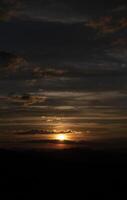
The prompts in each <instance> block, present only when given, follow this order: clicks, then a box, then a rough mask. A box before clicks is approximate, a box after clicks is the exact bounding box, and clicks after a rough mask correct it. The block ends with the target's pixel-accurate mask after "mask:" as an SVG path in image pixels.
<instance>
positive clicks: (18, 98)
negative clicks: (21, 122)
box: [6, 94, 46, 107]
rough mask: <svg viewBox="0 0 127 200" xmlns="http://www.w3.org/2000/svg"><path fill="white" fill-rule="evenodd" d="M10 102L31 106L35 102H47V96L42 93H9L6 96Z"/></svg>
mask: <svg viewBox="0 0 127 200" xmlns="http://www.w3.org/2000/svg"><path fill="white" fill-rule="evenodd" d="M6 98H7V100H8V102H10V103H15V104H18V105H21V106H23V107H29V106H31V105H34V104H40V103H43V102H45V100H46V97H44V96H40V95H31V94H22V95H15V94H14V95H13V94H12V95H9V96H8V97H6Z"/></svg>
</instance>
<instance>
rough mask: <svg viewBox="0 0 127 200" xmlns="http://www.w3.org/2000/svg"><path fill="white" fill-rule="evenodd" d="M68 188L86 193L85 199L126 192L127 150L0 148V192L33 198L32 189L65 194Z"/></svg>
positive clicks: (42, 192) (74, 191)
mask: <svg viewBox="0 0 127 200" xmlns="http://www.w3.org/2000/svg"><path fill="white" fill-rule="evenodd" d="M67 191H69V192H70V191H71V192H72V194H73V195H76V193H77V194H78V196H79V194H81V193H83V195H84V197H85V199H86V198H87V197H88V196H89V195H91V194H94V193H96V194H97V193H98V194H100V195H102V197H103V198H102V199H104V197H105V196H106V195H107V197H111V194H112V195H113V196H114V198H115V195H116V196H118V195H120V197H121V195H125V193H126V192H127V152H125V151H122V152H120V151H106V152H105V151H92V150H88V149H87V150H86V149H71V150H54V151H40V152H39V151H38V152H37V151H32V150H31V151H25V150H24V151H20V150H18V151H16V150H15V151H14V150H13V151H10V150H0V192H2V193H4V195H6V194H9V195H12V194H13V195H16V194H17V195H20V196H21V195H23V194H25V193H27V194H28V195H29V198H30V197H32V195H33V193H34V194H38V193H39V192H41V194H42V195H43V196H45V194H46V196H48V195H51V194H52V195H53V193H54V195H55V196H57V194H58V193H59V192H60V194H61V196H63V195H64V194H66V192H67ZM87 195H88V196H87ZM108 195H109V196H108ZM58 197H59V196H58ZM114 198H113V199H114ZM44 199H47V198H44ZM60 199H61V198H60ZM78 199H80V198H78ZM108 199H110V198H108ZM120 199H121V198H120Z"/></svg>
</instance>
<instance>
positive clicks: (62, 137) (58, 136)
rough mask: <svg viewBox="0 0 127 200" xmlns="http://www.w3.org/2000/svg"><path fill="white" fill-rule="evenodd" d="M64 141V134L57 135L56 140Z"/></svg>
mask: <svg viewBox="0 0 127 200" xmlns="http://www.w3.org/2000/svg"><path fill="white" fill-rule="evenodd" d="M65 139H66V136H65V134H58V135H57V140H60V141H64V140H65Z"/></svg>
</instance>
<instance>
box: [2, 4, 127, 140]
mask: <svg viewBox="0 0 127 200" xmlns="http://www.w3.org/2000/svg"><path fill="white" fill-rule="evenodd" d="M126 75H127V2H126V1H125V0H37V1H35V0H27V1H26V0H22V1H21V0H1V2H0V110H1V114H0V120H1V122H0V127H1V130H2V131H3V130H4V131H5V130H6V131H8V130H10V129H12V130H13V131H14V130H24V129H26V128H27V129H31V127H32V126H31V124H32V125H33V126H35V127H34V128H37V129H38V128H39V129H40V128H41V129H48V130H49V129H53V128H54V127H62V125H60V124H64V126H65V127H67V128H65V127H64V129H72V130H75V131H76V130H78V131H79V130H80V131H82V133H84V132H85V131H86V133H91V135H92V134H93V135H96V134H97V133H98V132H99V134H100V133H104V134H107V135H109V133H111V134H110V135H115V136H117V137H118V136H119V137H121V136H120V134H119V133H121V132H122V133H123V136H124V137H125V133H126V106H127V105H126V102H127V94H126V89H127V80H126ZM25 117H26V118H25ZM23 118H25V119H26V121H25V123H24V121H23ZM40 118H41V119H40ZM50 118H52V119H50ZM16 120H18V121H16ZM40 120H41V121H40ZM75 121H76V122H77V125H75ZM37 122H38V123H37ZM116 124H117V125H116ZM32 128H33V127H32ZM61 129H63V127H62V128H61ZM98 130H99V131H98ZM117 132H118V133H117ZM104 134H102V135H104Z"/></svg>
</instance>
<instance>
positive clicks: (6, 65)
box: [0, 51, 27, 73]
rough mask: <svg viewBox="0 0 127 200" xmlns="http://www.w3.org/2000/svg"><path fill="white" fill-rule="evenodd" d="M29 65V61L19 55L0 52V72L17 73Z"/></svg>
mask: <svg viewBox="0 0 127 200" xmlns="http://www.w3.org/2000/svg"><path fill="white" fill-rule="evenodd" d="M26 65H27V61H26V60H25V59H24V58H23V57H21V56H18V55H15V54H12V53H8V52H4V51H1V52H0V67H1V69H0V71H2V72H6V73H15V72H16V71H18V70H19V69H22V68H23V67H24V66H26Z"/></svg>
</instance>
